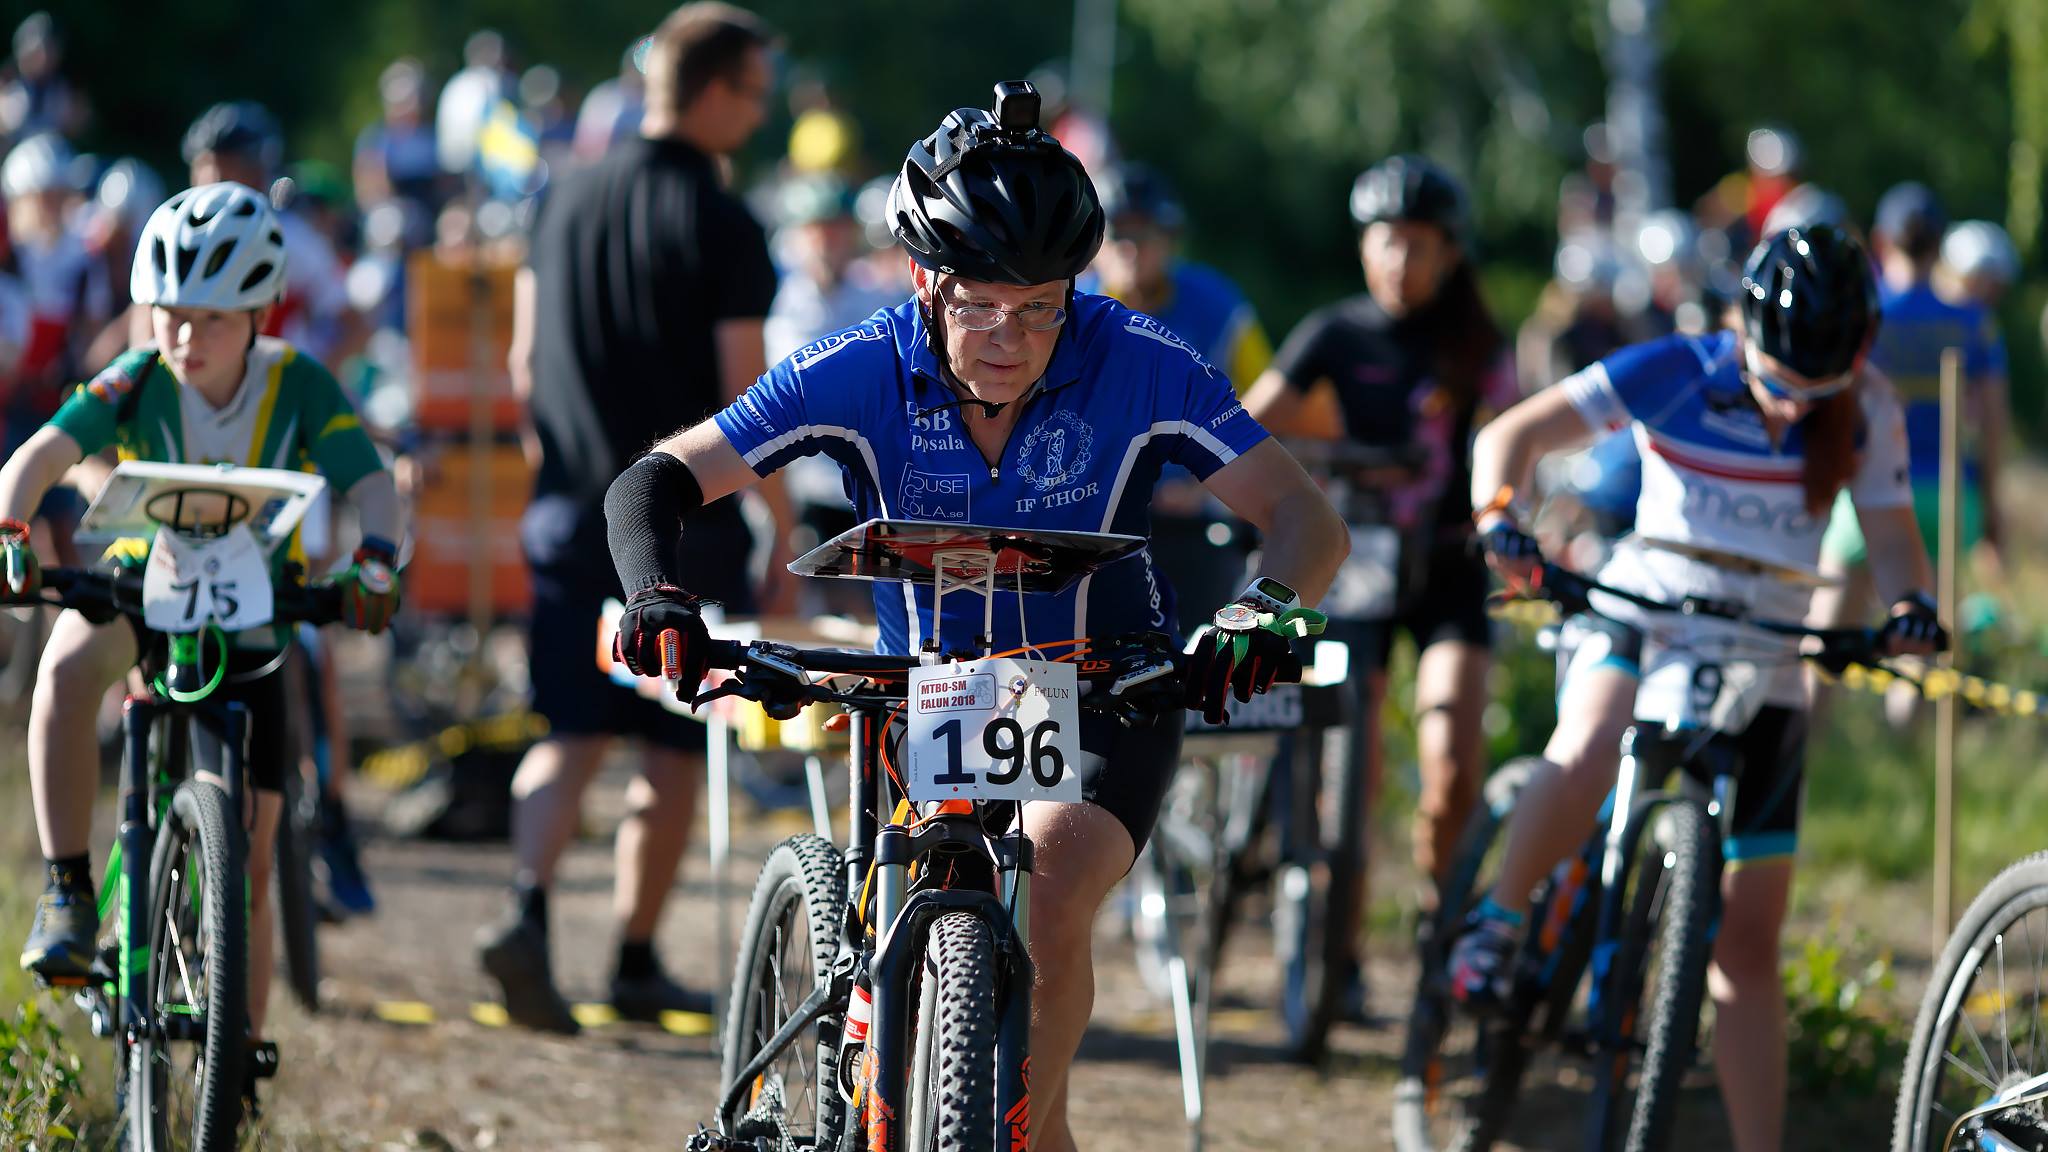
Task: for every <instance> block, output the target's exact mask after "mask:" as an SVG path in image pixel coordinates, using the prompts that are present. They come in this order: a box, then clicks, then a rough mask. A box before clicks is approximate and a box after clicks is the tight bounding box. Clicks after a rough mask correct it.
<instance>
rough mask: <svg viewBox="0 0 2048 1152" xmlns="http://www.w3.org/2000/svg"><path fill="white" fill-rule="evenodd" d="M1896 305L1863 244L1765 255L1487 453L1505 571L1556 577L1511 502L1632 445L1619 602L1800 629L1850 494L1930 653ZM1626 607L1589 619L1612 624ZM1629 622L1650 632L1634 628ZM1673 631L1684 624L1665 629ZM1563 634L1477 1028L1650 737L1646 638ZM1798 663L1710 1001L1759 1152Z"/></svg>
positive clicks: (1774, 682) (1521, 415) (1888, 628)
mask: <svg viewBox="0 0 2048 1152" xmlns="http://www.w3.org/2000/svg"><path fill="white" fill-rule="evenodd" d="M1877 300H1878V292H1877V285H1876V283H1875V281H1874V278H1873V276H1872V274H1871V268H1870V259H1869V256H1868V255H1867V254H1866V253H1865V252H1864V249H1863V246H1862V245H1861V244H1860V243H1858V242H1857V241H1856V240H1855V239H1854V238H1852V237H1851V236H1850V235H1849V234H1847V233H1846V232H1843V231H1842V230H1840V229H1838V228H1835V227H1832V226H1829V225H1818V226H1814V227H1811V228H1803V229H1791V230H1788V231H1784V232H1780V233H1777V234H1776V235H1774V236H1772V237H1771V238H1770V239H1768V240H1767V241H1766V242H1765V243H1763V244H1761V245H1759V246H1758V248H1757V249H1756V251H1755V252H1754V253H1752V254H1751V255H1750V258H1749V261H1748V265H1747V269H1746V272H1745V276H1744V278H1743V284H1742V293H1741V296H1740V298H1739V300H1738V302H1737V303H1738V306H1739V309H1740V319H1739V322H1738V326H1737V327H1735V328H1734V329H1733V330H1730V331H1724V332H1720V333H1716V334H1714V335H1712V336H1706V337H1688V336H1673V337H1668V338H1666V339H1663V340H1657V341H1652V342H1651V343H1648V344H1642V345H1637V346H1635V347H1632V348H1625V349H1623V350H1621V351H1619V352H1616V353H1615V354H1614V355H1612V356H1609V357H1608V358H1607V359H1605V360H1602V361H1600V362H1599V363H1596V364H1594V365H1592V366H1591V367H1589V368H1587V369H1586V370H1585V371H1583V372H1580V373H1577V374H1576V375H1573V376H1571V377H1568V378H1566V379H1565V380H1563V381H1562V382H1560V383H1559V385H1558V386H1557V387H1555V388H1551V389H1548V390H1546V391H1544V392H1541V393H1539V394H1537V395H1536V396H1533V397H1531V398H1530V399H1528V400H1526V401H1524V402H1523V403H1521V404H1518V405H1516V406H1515V407H1514V408H1511V409H1509V410H1508V411H1507V412H1506V413H1504V414H1503V415H1501V416H1500V417H1499V418H1498V419H1496V420H1495V421H1494V422H1493V423H1492V424H1490V425H1488V426H1487V427H1486V428H1485V429H1484V430H1483V431H1481V433H1480V434H1479V439H1478V441H1477V443H1476V444H1475V445H1474V448H1473V463H1472V502H1473V506H1474V508H1475V509H1476V511H1475V513H1474V515H1475V518H1476V520H1477V525H1478V528H1479V530H1480V532H1481V536H1482V539H1484V541H1485V543H1486V546H1487V550H1488V556H1489V559H1490V560H1492V561H1493V563H1494V566H1495V567H1496V568H1497V569H1499V570H1500V571H1501V572H1502V574H1503V575H1504V576H1505V577H1506V578H1507V579H1508V580H1509V582H1510V583H1517V582H1526V580H1527V579H1528V577H1529V574H1530V571H1531V568H1532V566H1533V564H1534V563H1535V561H1536V560H1537V559H1538V557H1537V554H1536V547H1535V544H1534V542H1533V541H1532V540H1530V539H1529V537H1528V536H1526V535H1524V534H1523V533H1522V531H1521V529H1520V528H1519V527H1518V526H1517V524H1516V519H1515V516H1516V509H1515V508H1514V506H1513V502H1512V489H1511V487H1510V486H1520V485H1522V484H1524V483H1526V481H1527V479H1528V477H1529V474H1530V472H1531V469H1532V468H1533V466H1534V464H1535V462H1536V460H1537V459H1538V458H1539V457H1540V456H1542V455H1543V454H1545V453H1548V452H1554V451H1564V450H1570V449H1572V448H1575V447H1580V446H1583V445H1585V444H1587V443H1589V442H1590V441H1592V440H1593V439H1594V438H1595V437H1597V436H1599V435H1601V434H1603V433H1606V432H1612V431H1620V430H1624V429H1625V430H1627V431H1629V432H1630V433H1631V434H1632V435H1633V436H1634V438H1635V442H1636V445H1637V447H1638V448H1639V449H1640V453H1641V456H1642V470H1643V471H1642V492H1641V495H1640V496H1639V497H1638V500H1637V505H1636V521H1635V523H1636V528H1635V535H1634V537H1633V538H1631V539H1630V540H1628V541H1626V542H1624V544H1623V545H1622V546H1621V547H1619V548H1617V550H1616V552H1615V554H1614V556H1613V557H1612V558H1611V559H1609V560H1608V562H1607V563H1606V564H1605V565H1604V566H1603V567H1602V569H1601V571H1600V573H1599V578H1600V580H1601V581H1603V582H1605V583H1607V584H1609V585H1612V586H1615V587H1618V588H1623V589H1626V590H1628V591H1631V592H1636V593H1640V594H1642V595H1645V596H1649V597H1652V598H1656V599H1660V600H1673V599H1677V598H1681V597H1684V596H1688V595H1691V596H1704V597H1712V598H1714V599H1718V600H1723V601H1733V602H1736V603H1740V604H1742V605H1744V606H1746V607H1747V608H1748V609H1749V610H1750V611H1752V612H1753V613H1754V614H1755V615H1756V616H1758V617H1760V618H1765V619H1796V618H1798V617H1800V616H1802V615H1804V613H1805V611H1806V607H1807V600H1808V598H1809V596H1810V594H1811V591H1812V589H1813V586H1814V583H1815V581H1814V574H1815V572H1816V571H1817V565H1818V563H1819V560H1820V547H1821V536H1822V533H1823V532H1824V531H1825V529H1826V527H1827V521H1828V510H1829V509H1830V508H1831V507H1832V506H1833V504H1834V501H1835V496H1836V493H1837V492H1840V491H1846V492H1847V493H1848V494H1849V497H1850V500H1851V501H1852V502H1853V504H1854V506H1855V509H1856V513H1857V515H1858V516H1859V517H1860V518H1861V520H1862V523H1863V529H1864V536H1865V538H1866V539H1867V540H1868V541H1869V545H1870V560H1871V567H1872V570H1873V572H1874V574H1875V576H1876V578H1877V580H1878V583H1879V585H1880V587H1882V588H1884V589H1886V590H1887V591H1888V592H1889V594H1890V595H1891V596H1892V597H1894V598H1895V599H1894V601H1893V605H1892V610H1891V617H1890V619H1889V620H1888V621H1887V622H1886V624H1885V628H1884V635H1883V640H1884V645H1885V648H1886V650H1887V651H1889V652H1893V653H1899V652H1927V651H1931V650H1932V649H1933V648H1934V647H1935V646H1936V645H1937V644H1938V643H1939V642H1940V639H1941V628H1940V626H1939V624H1938V623H1937V621H1936V619H1935V612H1934V604H1933V601H1932V600H1931V599H1930V598H1929V597H1928V596H1927V594H1926V592H1925V591H1924V589H1926V588H1928V587H1929V586H1930V585H1931V584H1932V582H1933V581H1932V573H1931V572H1930V571H1929V570H1928V564H1927V554H1926V552H1925V550H1924V549H1923V548H1922V547H1921V544H1920V535H1919V530H1918V527H1917V526H1916V524H1915V522H1914V517H1913V504H1912V490H1911V487H1910V483H1909V474H1908V468H1907V458H1906V439H1905V429H1904V423H1903V419H1902V417H1901V414H1900V409H1899V402H1898V399H1897V398H1896V397H1895V396H1894V395H1893V393H1892V390H1891V387H1890V385H1889V384H1887V383H1886V382H1885V381H1884V380H1883V378H1882V377H1881V376H1879V375H1878V374H1876V373H1875V372H1872V371H1870V370H1867V369H1866V368H1865V367H1864V358H1865V355H1866V353H1867V352H1868V350H1869V348H1870V344H1871V338H1872V337H1873V336H1874V335H1875V333H1876V330H1877V326H1878V312H1877ZM1607 599H1611V598H1602V597H1600V596H1599V595H1598V594H1596V595H1595V597H1594V602H1595V605H1596V606H1597V607H1599V608H1600V610H1601V611H1602V612H1603V613H1604V612H1606V611H1607V610H1608V608H1609V607H1610V605H1609V603H1607V602H1606V601H1607ZM1614 608H1615V610H1614V612H1613V615H1614V616H1616V617H1620V618H1621V619H1622V620H1623V621H1629V620H1630V619H1631V613H1630V612H1629V611H1627V610H1625V606H1619V605H1616V606H1614ZM1634 619H1635V620H1636V621H1637V622H1640V621H1641V618H1640V617H1634ZM1688 620H1689V621H1692V618H1688ZM1677 626H1680V625H1679V624H1678V623H1677V622H1673V621H1671V620H1670V619H1669V618H1666V620H1665V621H1662V622H1660V623H1659V626H1658V627H1659V632H1660V633H1662V632H1664V631H1666V630H1668V629H1669V628H1672V627H1677ZM1684 626H1685V627H1687V628H1688V629H1693V630H1706V629H1726V628H1728V627H1730V626H1727V625H1721V624H1716V623H1713V622H1700V621H1693V622H1690V623H1687V624H1685V625H1684ZM1568 631H1569V632H1572V633H1576V634H1577V643H1576V644H1575V645H1574V646H1573V651H1572V654H1571V656H1570V657H1569V660H1568V662H1567V666H1566V669H1565V672H1564V674H1563V676H1562V677H1561V679H1560V683H1559V686H1558V708H1557V713H1558V723H1557V728H1556V731H1555V732H1554V733H1553V734H1552V735H1551V738H1550V742H1549V744H1548V745H1547V746H1546V747H1545V749H1544V760H1545V763H1544V764H1543V765H1542V766H1541V767H1540V768H1539V769H1538V770H1537V771H1536V773H1535V774H1534V775H1532V776H1531V778H1530V781H1529V783H1528V786H1527V787H1526V788H1525V789H1524V790H1523V791H1522V793H1521V794H1520V796H1519V797H1518V799H1517V801H1516V805H1515V811H1514V818H1513V822H1512V824H1511V826H1510V829H1509V836H1508V843H1507V849H1506V852H1505V854H1504V856H1503V860H1502V863H1501V868H1500V877H1499V879H1498V881H1497V882H1496V883H1495V885H1494V888H1493V890H1492V892H1491V893H1490V894H1489V895H1488V896H1487V897H1486V898H1485V899H1484V900H1483V901H1482V902H1481V905H1480V907H1479V909H1478V910H1477V912H1475V914H1474V916H1473V919H1472V922H1471V924H1470V927H1469V930H1468V931H1467V932H1465V933H1464V934H1463V935H1462V936H1461V937H1460V938H1459V940H1458V942H1457V944H1456V945H1455V946H1454V948H1453V950H1452V955H1451V964H1450V967H1451V973H1450V976H1451V984H1452V992H1453V994H1454V995H1455V996H1457V997H1458V998H1459V999H1460V1000H1463V1001H1465V1002H1466V1003H1467V1004H1469V1005H1472V1006H1474V1007H1477V1008H1486V1007H1489V1006H1491V1005H1492V1004H1494V1003H1497V1002H1498V1000H1499V999H1500V997H1501V996H1502V995H1503V994H1504V992H1505V988H1504V985H1505V983H1506V982H1507V980H1508V979H1510V978H1511V972H1512V966H1511V964H1510V963H1509V960H1510V957H1511V956H1512V954H1513V951H1514V948H1515V946H1516V941H1517V938H1518V937H1519V936H1520V934H1521V922H1522V920H1523V918H1524V916H1525V915H1526V914H1527V912H1528V908H1529V903H1530V899H1529V897H1530V892H1531V890H1532V889H1533V888H1535V886H1536V885H1537V884H1538V883H1540V882H1541V881H1542V879H1543V877H1544V876H1545V875H1547V874H1548V873H1549V872H1550V870H1551V869H1552V868H1553V867H1554V866H1555V865H1556V864H1557V862H1558V861H1560V860H1562V859H1564V858H1565V856H1566V855H1567V854H1569V853H1570V852H1572V851H1573V850H1574V849H1575V848H1576V847H1577V846H1578V845H1579V844H1581V843H1583V842H1584V841H1585V839H1586V837H1587V836H1588V835H1590V834H1591V832H1592V829H1593V826H1594V823H1595V820H1596V816H1597V813H1598V811H1599V808H1600V804H1601V798H1602V796H1604V795H1605V794H1606V792H1607V791H1608V790H1609V789H1610V788H1611V787H1612V785H1613V782H1614V777H1615V771H1616V769H1617V767H1618V763H1619V749H1620V744H1621V738H1622V734H1623V731H1624V730H1625V729H1626V728H1627V726H1628V725H1629V723H1630V722H1631V719H1632V717H1633V715H1634V706H1635V702H1636V687H1637V684H1638V682H1639V680H1640V678H1641V667H1640V665H1639V663H1638V661H1639V659H1641V658H1642V654H1643V651H1644V649H1643V633H1642V631H1641V630H1640V628H1638V627H1636V626H1633V625H1632V624H1630V623H1620V624H1617V623H1615V622H1614V621H1612V620H1608V619H1603V618H1599V617H1592V616H1582V617H1578V618H1575V619H1574V620H1573V621H1572V622H1571V623H1570V625H1569V626H1568ZM1698 634H1700V635H1705V632H1704V631H1700V632H1699V633H1698ZM1743 640H1744V647H1745V651H1746V652H1748V651H1753V650H1755V647H1756V645H1758V644H1761V643H1763V642H1765V640H1766V638H1765V637H1762V636H1761V635H1759V634H1756V633H1754V632H1753V631H1751V632H1746V633H1745V634H1744V636H1743ZM1753 642H1754V643H1753ZM1784 655H1785V659H1783V660H1781V661H1775V662H1771V661H1768V660H1767V659H1766V660H1765V661H1764V663H1766V664H1768V665H1769V666H1771V667H1772V668H1773V671H1772V673H1771V676H1770V678H1769V680H1768V682H1767V683H1766V685H1765V686H1764V691H1765V693H1766V695H1765V697H1764V704H1765V706H1764V707H1763V708H1762V709H1761V710H1760V711H1759V712H1758V713H1757V715H1756V718H1755V719H1754V720H1753V721H1752V722H1751V723H1750V725H1749V726H1748V728H1747V729H1745V730H1744V731H1743V732H1742V733H1740V734H1739V735H1738V740H1739V743H1740V747H1741V750H1742V754H1743V757H1744V764H1745V771H1744V773H1743V778H1742V787H1741V788H1740V790H1739V791H1738V792H1737V794H1736V799H1735V809H1734V812H1733V813H1732V820H1733V827H1732V831H1731V835H1730V836H1729V838H1728V840H1727V841H1726V842H1725V844H1724V851H1725V852H1726V855H1727V858H1728V862H1729V863H1728V868H1727V870H1726V872H1725V873H1724V875H1723V880H1722V897H1723V911H1722V914H1721V919H1720V927H1719V930H1718V934H1717V936H1716V937H1715V941H1714V956H1713V970H1712V972H1711V975H1710V981H1709V983H1710V988H1711V990H1712V992H1713V996H1714V1001H1715V1005H1716V1016H1715V1020H1716V1023H1715V1027H1714V1049H1715V1061H1714V1063H1715V1068H1716V1070H1717V1071H1718V1073H1719V1077H1720V1081H1721V1092H1722V1096H1723V1098H1724V1099H1725V1100H1726V1102H1727V1106H1728V1117H1729V1123H1730V1126H1731V1128H1732V1129H1733V1137H1734V1139H1733V1146H1734V1147H1735V1148H1737V1149H1739V1150H1743V1152H1754V1150H1759V1149H1775V1148H1777V1147H1778V1146H1779V1134H1780V1131H1781V1129H1782V1127H1783V1121H1784V1088H1785V1018H1784V1012H1785V1000H1784V996H1783V994H1782V993H1781V992H1780V991H1779V982H1778V944H1779V930H1780V925H1781V923H1782V921H1783V919H1784V915H1785V908H1786V903H1787V900H1788V899H1789V895H1790V890H1791V882H1792V854H1793V850H1794V846H1795V836H1796V832H1797V828H1798V820H1799V806H1800V798H1801V797H1800V793H1801V782H1802V777H1803V771H1804V757H1805V737H1806V713H1805V709H1806V698H1805V693H1804V688H1803V685H1802V683H1801V680H1800V677H1799V674H1798V666H1797V660H1796V656H1795V654H1794V653H1792V652H1790V651H1789V650H1788V651H1786V652H1785V653H1784Z"/></svg>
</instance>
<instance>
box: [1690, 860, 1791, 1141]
mask: <svg viewBox="0 0 2048 1152" xmlns="http://www.w3.org/2000/svg"><path fill="white" fill-rule="evenodd" d="M1791 891H1792V860H1791V858H1790V857H1785V858H1782V859H1771V860H1759V861H1755V862H1752V863H1747V864H1744V865H1742V866H1740V867H1735V868H1731V869H1730V870H1729V871H1728V872H1727V873H1726V874H1725V875H1724V876H1723V877H1722V878H1721V896H1722V900H1723V905H1722V907H1723V911H1722V913H1721V932H1720V935H1719V937H1717V938H1716V939H1715V941H1714V966H1713V967H1712V968H1711V969H1709V970H1708V973H1707V987H1708V990H1709V991H1710V992H1711V993H1712V994H1713V997H1714V1068H1715V1071H1716V1073H1717V1074H1718V1075H1719V1077H1720V1081H1721V1099H1722V1101H1723V1102H1724V1103H1725V1104H1726V1105H1727V1106H1728V1126H1729V1128H1730V1130H1731V1132H1732V1133H1733V1136H1734V1139H1735V1148H1736V1152H1776V1150H1777V1149H1778V1147H1779V1146H1780V1142H1781V1140H1782V1139H1783V1136H1784V1129H1785V993H1784V991H1783V987H1782V985H1781V984H1780V983H1779V978H1778V941H1779V932H1780V929H1781V928H1782V927H1783V925H1784V922H1785V908H1786V905H1787V904H1788V902H1789V900H1790V895H1791Z"/></svg>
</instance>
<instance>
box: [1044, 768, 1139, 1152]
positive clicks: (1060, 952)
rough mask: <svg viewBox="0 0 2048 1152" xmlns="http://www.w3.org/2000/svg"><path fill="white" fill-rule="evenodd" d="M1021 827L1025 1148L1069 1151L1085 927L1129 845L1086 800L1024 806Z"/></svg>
mask: <svg viewBox="0 0 2048 1152" xmlns="http://www.w3.org/2000/svg"><path fill="white" fill-rule="evenodd" d="M1111 770H1112V771H1114V769H1113V768H1112V769H1111ZM1024 830H1025V832H1026V833H1028V834H1029V835H1030V837H1031V841H1032V844H1033V845H1034V847H1035V848H1036V851H1035V853H1034V857H1035V860H1036V864H1037V868H1036V871H1035V872H1034V874H1033V875H1032V878H1031V941H1030V943H1031V960H1032V966H1033V968H1034V971H1035V976H1036V979H1035V981H1034V983H1033V985H1032V989H1031V1090H1032V1095H1033V1097H1035V1099H1034V1101H1033V1105H1032V1116H1031V1147H1032V1148H1033V1149H1035V1150H1036V1152H1073V1149H1074V1134H1073V1132H1072V1131H1071V1130H1070V1129H1069V1128H1068V1126H1067V1071H1068V1069H1069V1068H1071V1067H1072V1066H1073V1063H1074V1053H1075V1052H1076V1051H1078V1050H1079V1049H1080V1047H1081V1033H1082V1032H1084V1031H1086V1030H1087V1028H1088V1014H1089V1012H1090V1011H1091V1010H1092V1009H1093V1008H1094V1005H1095V966H1094V956H1093V954H1092V952H1091V950H1090V929H1091V927H1092V926H1093V924H1094V922H1095V911H1096V909H1097V908H1099V907H1100V906H1101V904H1102V898H1103V897H1104V896H1106V895H1108V893H1109V890H1110V888H1111V887H1113V886H1114V885H1115V884H1116V882H1117V881H1118V880H1120V879H1122V878H1123V875H1124V873H1125V872H1128V871H1129V870H1130V867H1131V861H1132V860H1134V859H1135V858H1136V857H1137V847H1136V846H1135V845H1133V844H1132V843H1131V836H1130V833H1129V832H1127V831H1125V830H1124V826H1123V824H1122V823H1120V822H1119V821H1118V820H1117V818H1116V817H1114V816H1112V815H1110V814H1109V813H1108V812H1106V811H1104V810H1102V809H1100V808H1097V807H1095V806H1094V805H1092V804H1049V803H1037V804H1030V805H1027V806H1025V809H1024Z"/></svg>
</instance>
